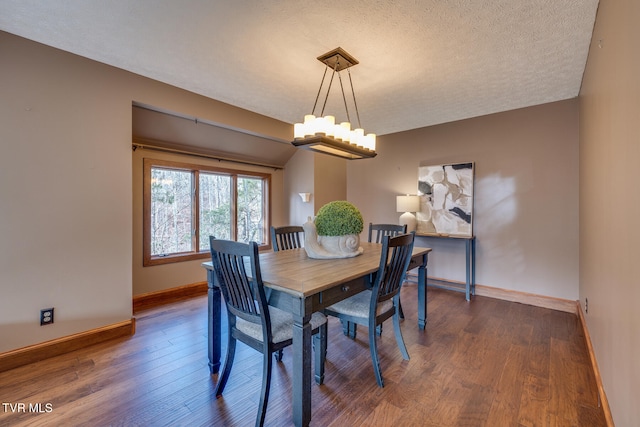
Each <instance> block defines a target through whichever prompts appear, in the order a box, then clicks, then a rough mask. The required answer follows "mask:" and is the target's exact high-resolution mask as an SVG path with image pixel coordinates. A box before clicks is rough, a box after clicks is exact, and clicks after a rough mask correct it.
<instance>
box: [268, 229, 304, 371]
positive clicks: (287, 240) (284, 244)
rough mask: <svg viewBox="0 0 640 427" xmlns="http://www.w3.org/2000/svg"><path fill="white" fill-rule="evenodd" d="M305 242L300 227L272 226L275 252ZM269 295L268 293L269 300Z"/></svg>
mask: <svg viewBox="0 0 640 427" xmlns="http://www.w3.org/2000/svg"><path fill="white" fill-rule="evenodd" d="M303 242H304V228H302V226H300V225H284V226H282V227H274V226H273V225H272V226H271V246H272V247H273V251H274V252H278V251H286V250H289V249H297V248H301V247H302V243H303ZM268 298H269V293H268V292H267V299H268ZM276 360H277V361H278V362H281V361H282V349H280V350H279V351H278V352H277V353H276Z"/></svg>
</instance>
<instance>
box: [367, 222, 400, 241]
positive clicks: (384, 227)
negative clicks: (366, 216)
mask: <svg viewBox="0 0 640 427" xmlns="http://www.w3.org/2000/svg"><path fill="white" fill-rule="evenodd" d="M406 233H407V224H404V225H398V224H372V223H369V242H372V243H382V237H383V236H391V237H395V236H397V235H398V234H406Z"/></svg>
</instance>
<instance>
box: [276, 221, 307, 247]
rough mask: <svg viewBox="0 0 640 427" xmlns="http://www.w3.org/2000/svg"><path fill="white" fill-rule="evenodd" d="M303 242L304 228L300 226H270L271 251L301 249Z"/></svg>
mask: <svg viewBox="0 0 640 427" xmlns="http://www.w3.org/2000/svg"><path fill="white" fill-rule="evenodd" d="M303 242H304V228H302V226H300V225H285V226H283V227H274V226H271V245H272V246H273V251H274V252H278V251H280V250H288V249H296V248H301V247H302V243H303Z"/></svg>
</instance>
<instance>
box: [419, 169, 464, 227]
mask: <svg viewBox="0 0 640 427" xmlns="http://www.w3.org/2000/svg"><path fill="white" fill-rule="evenodd" d="M418 196H420V211H419V212H416V217H417V220H418V225H417V232H418V233H421V234H439V235H449V236H458V237H471V236H473V163H455V164H445V165H434V166H421V167H419V168H418Z"/></svg>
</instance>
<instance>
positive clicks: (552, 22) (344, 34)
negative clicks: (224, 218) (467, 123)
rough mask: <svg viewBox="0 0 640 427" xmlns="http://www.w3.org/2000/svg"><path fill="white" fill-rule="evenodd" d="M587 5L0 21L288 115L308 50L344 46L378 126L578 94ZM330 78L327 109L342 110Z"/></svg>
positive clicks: (106, 12) (81, 10)
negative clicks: (351, 58) (354, 62)
mask: <svg viewBox="0 0 640 427" xmlns="http://www.w3.org/2000/svg"><path fill="white" fill-rule="evenodd" d="M597 6H598V1H597V0H485V1H481V0H457V1H443V0H412V1H409V0H402V1H394V2H391V1H373V0H352V1H349V0H341V1H336V0H328V1H309V2H301V1H294V0H280V1H277V0H272V1H257V0H254V1H248V0H239V1H237V0H236V1H226V0H224V1H223V0H217V1H213V0H181V1H169V0H165V1H159V0H135V1H131V0H116V1H109V2H105V1H104V0H84V1H75V2H70V1H63V0H55V1H54V0H48V1H42V0H0V30H4V31H7V32H10V33H13V34H16V35H19V36H22V37H25V38H28V39H32V40H35V41H38V42H40V43H44V44H47V45H50V46H53V47H56V48H59V49H62V50H66V51H69V52H73V53H76V54H78V55H81V56H84V57H87V58H91V59H94V60H96V61H100V62H103V63H106V64H110V65H113V66H116V67H119V68H122V69H125V70H129V71H132V72H134V73H137V74H141V75H143V76H147V77H150V78H152V79H156V80H159V81H162V82H165V83H169V84H171V85H174V86H178V87H180V88H184V89H187V90H190V91H193V92H196V93H199V94H202V95H205V96H208V97H211V98H214V99H217V100H220V101H223V102H227V103H229V104H233V105H236V106H238V107H242V108H245V109H248V110H251V111H254V112H257V113H260V114H264V115H266V116H269V117H273V118H276V119H280V120H282V121H285V122H289V123H294V122H296V121H300V120H301V118H302V116H303V115H304V114H308V113H310V112H311V109H312V107H313V101H314V100H315V97H316V93H317V91H318V87H319V85H320V80H321V78H322V73H323V71H324V65H323V64H322V63H320V62H319V61H317V60H316V57H317V56H319V55H321V54H323V53H325V52H328V51H330V50H332V49H333V48H336V47H338V46H340V47H342V48H344V49H345V50H346V51H347V52H349V53H350V54H351V55H353V56H354V57H355V58H357V59H358V60H359V61H360V64H359V65H357V66H355V67H353V68H351V75H352V78H353V83H354V87H355V91H356V97H357V102H358V109H359V111H360V117H361V120H362V125H363V127H364V128H365V130H366V131H367V132H375V133H378V134H387V133H392V132H397V131H402V130H408V129H414V128H419V127H423V126H428V125H433V124H438V123H444V122H450V121H454V120H459V119H464V118H469V117H475V116H481V115H485V114H490V113H495V112H500V111H506V110H511V109H515V108H521V107H526V106H530V105H537V104H542V103H547V102H552V101H557V100H562V99H567V98H572V97H575V96H577V95H578V92H579V89H580V84H581V80H582V74H583V71H584V67H585V63H586V60H587V53H588V48H589V43H590V39H591V33H592V30H593V23H594V20H595V14H596V9H597ZM337 89H338V86H335V85H334V90H333V91H332V93H331V95H330V97H329V104H328V106H327V110H326V113H335V115H336V116H337V119H338V120H342V119H344V106H343V105H342V99H341V96H340V95H339V91H338V90H337ZM334 104H335V106H334ZM352 111H353V110H351V111H350V112H351V114H352V121H354V122H355V119H354V117H353V116H354V114H353V112H352ZM318 112H319V111H318V110H316V113H318Z"/></svg>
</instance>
